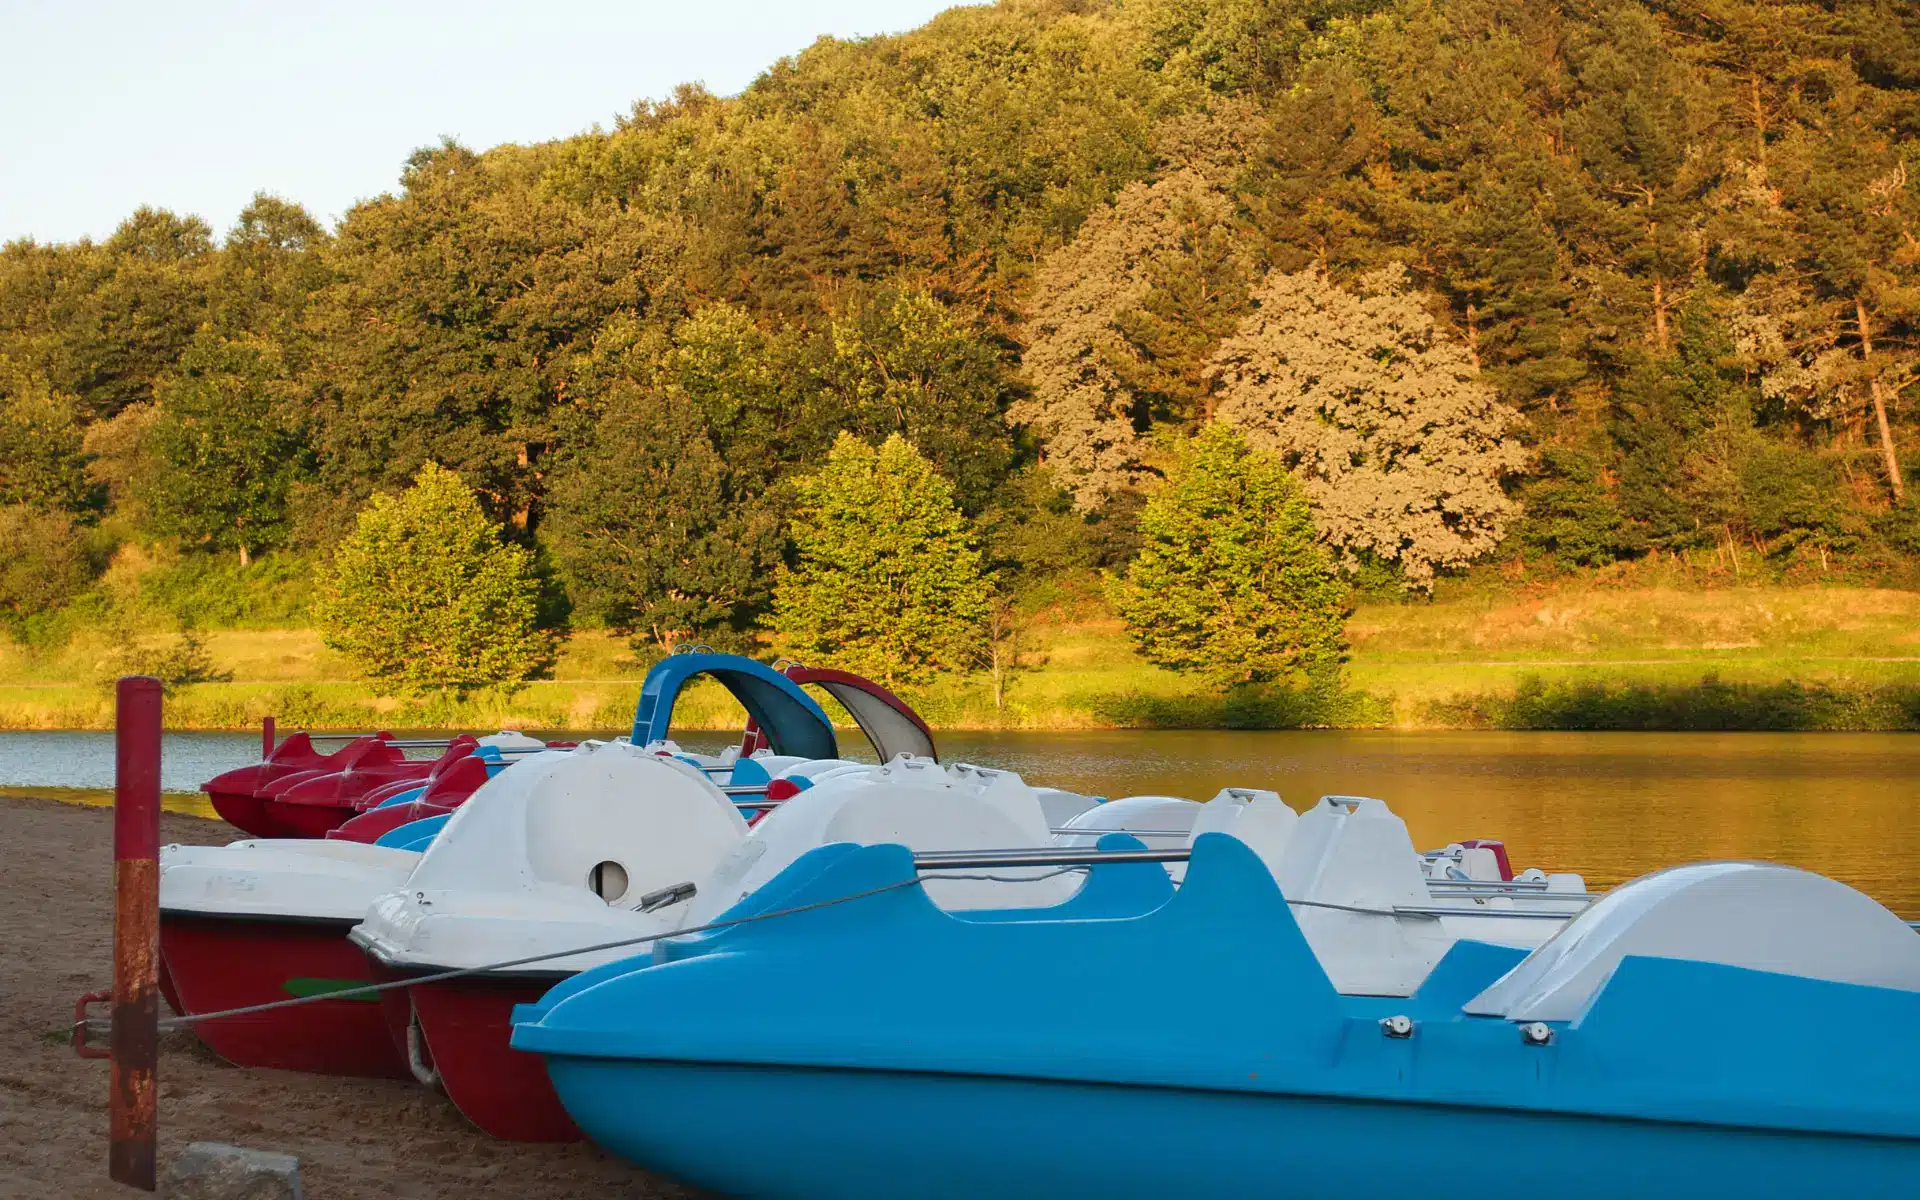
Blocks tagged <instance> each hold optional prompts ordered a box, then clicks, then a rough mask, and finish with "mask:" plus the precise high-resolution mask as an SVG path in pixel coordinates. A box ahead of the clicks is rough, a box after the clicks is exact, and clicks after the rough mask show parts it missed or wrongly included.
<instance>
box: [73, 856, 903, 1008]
mask: <svg viewBox="0 0 1920 1200" xmlns="http://www.w3.org/2000/svg"><path fill="white" fill-rule="evenodd" d="M919 883H920V879H919V877H917V876H916V877H914V878H912V879H901V880H897V881H895V882H893V883H889V884H885V885H883V886H881V887H876V888H868V889H867V890H866V891H864V892H854V893H852V894H851V895H846V896H836V897H834V898H833V899H831V900H816V901H814V902H813V903H811V904H796V905H794V906H793V907H792V908H776V909H773V910H771V911H769V912H763V913H754V914H753V915H751V916H745V917H734V918H733V919H731V920H727V921H709V922H708V923H707V924H705V925H692V926H689V927H687V928H685V929H670V930H667V931H666V932H664V933H648V934H642V935H640V936H638V937H630V938H620V939H619V940H617V941H611V942H601V943H599V944H597V945H593V946H579V947H575V948H573V949H570V950H550V951H547V952H546V953H544V954H529V955H527V956H526V957H525V958H510V959H507V960H505V961H504V962H496V963H487V964H485V965H483V966H478V967H459V968H456V969H454V970H450V971H437V972H435V973H433V974H431V975H415V976H412V977H411V978H407V979H395V980H390V981H388V982H386V983H368V984H360V985H358V986H355V987H346V988H341V989H339V990H338V991H328V992H319V993H316V994H314V995H311V996H295V997H293V998H292V999H289V1000H273V1001H269V1002H267V1003H265V1004H249V1005H246V1006H245V1007H242V1008H227V1009H221V1010H219V1011H217V1012H205V1013H188V1014H187V1015H185V1016H179V1017H163V1018H161V1020H160V1031H161V1032H162V1033H170V1032H172V1031H173V1030H175V1029H183V1028H186V1027H187V1026H189V1025H195V1024H198V1023H199V1022H201V1021H212V1020H217V1019H219V1018H222V1017H244V1016H251V1015H252V1014H254V1013H263V1012H275V1011H278V1010H279V1009H283V1008H299V1007H301V1006H302V1005H306V1004H317V1003H319V1002H320V1001H322V1000H342V999H345V998H346V997H349V996H371V995H374V994H376V993H379V992H388V991H392V990H394V989H395V988H404V987H412V986H413V985H414V984H416V983H440V982H443V981H445V980H448V979H460V978H464V977H465V976H468V975H484V974H486V973H488V972H491V971H505V970H508V969H510V968H512V967H525V966H531V965H532V964H534V963H540V962H551V961H552V960H554V959H556V958H568V957H570V956H572V955H575V954H594V953H597V952H599V951H602V950H619V949H622V948H624V947H627V946H642V945H646V944H647V943H649V942H658V941H664V940H666V939H667V938H675V937H685V936H687V935H689V934H695V933H708V932H711V931H713V930H716V929H731V928H733V927H734V926H736V925H750V924H752V923H753V922H755V921H770V920H772V919H773V918H775V917H791V916H794V915H796V914H799V913H804V912H813V911H815V910H816V909H822V908H832V907H833V906H834V905H836V904H847V903H850V902H851V901H854V900H865V899H866V898H867V897H869V896H878V895H880V894H881V893H883V892H892V891H897V890H899V889H900V888H906V887H914V886H916V885H917V884H919ZM82 1024H85V1022H75V1024H74V1028H75V1029H78V1028H79V1027H80V1026H81V1025H82Z"/></svg>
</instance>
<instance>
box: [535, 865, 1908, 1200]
mask: <svg viewBox="0 0 1920 1200" xmlns="http://www.w3.org/2000/svg"><path fill="white" fill-rule="evenodd" d="M925 866H926V864H924V863H923V864H922V865H921V867H916V864H915V860H914V857H913V856H912V855H911V854H910V853H909V852H908V851H907V850H906V849H905V848H904V847H900V846H866V847H851V846H827V847H822V848H821V849H819V850H816V851H814V852H812V853H810V854H808V855H807V856H805V857H803V858H802V859H800V860H799V861H797V862H795V863H794V864H793V865H792V866H790V867H789V868H788V869H787V870H786V871H784V872H783V873H782V874H781V875H780V876H778V877H776V878H775V879H774V880H773V881H772V882H770V883H769V884H768V885H767V886H766V887H764V888H762V889H761V890H760V891H758V892H756V893H754V894H753V895H751V896H749V897H748V898H747V899H746V900H744V901H742V902H741V904H740V905H739V906H737V907H736V908H735V909H734V910H732V912H731V913H730V916H733V917H741V916H752V915H755V914H776V913H785V914H786V915H773V916H769V917H768V918H767V919H764V920H759V921H755V922H753V923H749V924H741V925H735V926H733V927H731V928H727V929H724V930H719V931H716V932H714V933H710V934H707V935H703V936H697V937H688V938H682V939H676V940H674V941H670V942H666V943H662V944H660V945H659V946H657V947H656V951H655V954H654V956H653V959H652V960H651V961H646V960H635V961H632V962H627V963H615V964H610V965H608V966H605V967H601V968H599V969H597V970H594V971H589V972H586V973H584V974H582V975H580V976H577V977H576V978H574V979H572V980H570V981H568V982H567V983H564V984H562V985H560V986H559V987H557V988H555V989H554V990H553V991H552V992H550V993H549V994H548V995H547V996H546V997H545V998H544V999H543V1000H542V1001H541V1002H540V1003H539V1004H537V1005H529V1006H523V1007H522V1008H520V1009H519V1010H517V1011H516V1013H515V1029H514V1034H513V1045H514V1046H515V1048H517V1049H521V1050H527V1051H532V1052H535V1053H538V1054H541V1055H544V1056H545V1057H546V1060H547V1068H548V1072H549V1074H550V1076H551V1078H552V1081H553V1084H554V1087H555V1089H556V1091H557V1092H558V1094H559V1096H560V1098H561V1101H562V1103H563V1104H564V1105H565V1106H566V1109H567V1111H568V1112H569V1113H570V1114H571V1115H572V1117H573V1119H574V1120H575V1121H576V1122H577V1123H578V1124H579V1125H580V1127H581V1128H582V1129H584V1130H585V1131H586V1133H587V1134H588V1136H590V1137H591V1138H593V1139H594V1140H596V1141H598V1142H600V1143H601V1144H602V1145H604V1146H606V1147H607V1148H609V1149H611V1150H613V1151H614V1152H616V1153H618V1154H620V1155H622V1156H624V1157H626V1158H629V1159H632V1160H634V1161H636V1162H639V1163H642V1164H645V1165H647V1166H649V1167H651V1168H654V1169H657V1170H661V1171H664V1172H667V1173H669V1174H672V1175H674V1176H677V1177H679V1178H681V1179H684V1180H686V1181H688V1182H690V1183H694V1184H697V1185H700V1186H703V1187H708V1188H712V1189H714V1190H716V1191H719V1192H723V1193H726V1194H728V1195H733V1196H742V1197H793V1198H819V1200H827V1198H833V1200H859V1198H866V1197H872V1198H876V1200H878V1198H881V1197H888V1198H892V1197H903V1196H912V1197H926V1198H942V1197H955V1198H958V1197H976V1196H1049V1197H1079V1196H1085V1197H1096V1196H1097V1197H1111V1198H1130V1197H1140V1198H1143V1200H1144V1198H1146V1197H1155V1198H1164V1197H1169V1196H1181V1197H1247V1196H1276V1197H1321V1196H1325V1197H1333V1196H1339V1197H1372V1196H1395V1195H1413V1194H1424V1193H1427V1192H1430V1191H1432V1190H1434V1189H1435V1188H1436V1187H1438V1188H1443V1189H1447V1190H1451V1184H1450V1183H1449V1182H1448V1181H1449V1180H1451V1179H1453V1178H1455V1176H1454V1175H1453V1173H1452V1172H1451V1171H1450V1169H1449V1168H1448V1166H1447V1164H1449V1163H1455V1162H1458V1161H1459V1160H1460V1156H1461V1155H1462V1154H1470V1155H1471V1156H1472V1158H1473V1159H1474V1160H1475V1161H1477V1162H1485V1163H1493V1164H1498V1173H1499V1177H1500V1181H1501V1185H1503V1186H1511V1187H1516V1188H1518V1187H1529V1188H1538V1189H1541V1190H1542V1191H1545V1192H1548V1193H1550V1194H1552V1195H1553V1196H1554V1197H1555V1198H1556V1200H1586V1198H1588V1197H1592V1198H1594V1200H1600V1198H1603V1197H1604V1198H1608V1200H1612V1198H1617V1197H1648V1196H1679V1195H1688V1196H1699V1195H1729V1196H1739V1197H1742V1200H1755V1198H1765V1197H1782V1198H1784V1197H1806V1196H1812V1195H1817V1194H1822V1193H1827V1192H1839V1193H1844V1194H1845V1195H1846V1196H1848V1197H1849V1200H1866V1198H1879V1197H1889V1198H1890V1197H1903V1198H1904V1197H1912V1196H1915V1195H1920V938H1917V937H1915V936H1914V934H1913V933H1912V932H1911V931H1910V930H1908V929H1907V927H1906V926H1905V925H1904V923H1902V922H1901V921H1900V920H1899V919H1898V918H1896V917H1894V916H1893V915H1892V914H1891V913H1888V912H1887V911H1886V910H1885V909H1884V908H1881V907H1880V906H1879V905H1878V904H1875V903H1874V902H1873V901H1872V900H1870V899H1868V898H1867V897H1865V896H1863V895H1861V894H1860V893H1858V892H1855V891H1853V890H1852V889H1850V888H1847V887H1846V886H1845V885H1842V884H1839V883H1836V882H1834V881H1832V880H1829V879H1825V878H1823V877H1821V876H1818V875H1812V874H1809V873H1807V872H1801V871H1796V870H1793V869H1791V868H1785V867H1776V866H1769V865H1765V864H1750V863H1708V864H1696V865H1693V866H1688V867H1680V868H1674V869H1672V870H1669V871H1665V872H1658V873H1656V874H1654V875H1651V876H1647V877H1645V878H1643V879H1641V880H1637V881H1635V882H1633V883H1631V884H1628V885H1625V886H1623V887H1621V888H1617V889H1615V890H1614V891H1613V892H1611V893H1609V894H1608V895H1607V896H1606V897H1605V898H1604V899H1602V900H1601V901H1600V902H1599V903H1597V904H1595V905H1594V906H1593V907H1592V908H1591V909H1589V910H1588V911H1586V912H1585V913H1583V914H1582V915H1581V916H1579V917H1578V918H1576V919H1575V920H1574V921H1572V922H1570V923H1568V925H1567V926H1566V927H1565V929H1564V930H1563V932H1562V933H1560V934H1559V935H1557V936H1556V937H1555V938H1554V939H1552V940H1551V941H1549V942H1548V943H1547V944H1545V945H1543V946H1541V947H1540V948H1539V949H1537V950H1535V951H1533V953H1532V954H1530V955H1524V956H1523V953H1522V952H1521V951H1518V950H1513V949H1507V948H1501V947H1494V946H1490V945H1486V944H1483V943H1477V942H1469V941H1462V942H1458V943H1456V944H1454V945H1453V947H1452V948H1451V949H1450V950H1449V951H1448V952H1447V954H1446V955H1445V957H1443V958H1442V959H1441V960H1440V962H1439V963H1438V965H1437V966H1435V967H1434V968H1433V970H1432V972H1431V974H1430V975H1429V976H1428V977H1427V978H1426V980H1425V981H1424V982H1423V983H1422V984H1421V986H1420V987H1419V989H1418V990H1417V991H1416V992H1415V993H1414V995H1412V996H1411V997H1399V998H1388V997H1363V996H1343V995H1341V994H1339V993H1338V992H1336V991H1335V989H1334V987H1333V985H1332V984H1331V983H1330V982H1329V980H1328V978H1327V975H1326V973H1325V972H1324V971H1323V970H1322V968H1321V966H1320V964H1319V962H1318V961H1317V960H1316V958H1315V957H1314V955H1313V952H1312V951H1311V949H1310V948H1309V947H1308V945H1307V943H1306V941H1305V939H1304V938H1303V937H1302V935H1301V933H1300V930H1299V926H1298V925H1297V924H1296V923H1295V921H1294V918H1293V916H1292V913H1291V911H1290V909H1289V905H1288V902H1287V901H1286V899H1285V898H1284V897H1283V896H1282V895H1281V893H1280V891H1279V889H1278V888H1277V887H1276V886H1275V884H1274V882H1273V878H1272V876H1271V874H1270V873H1269V872H1268V870H1267V869H1266V868H1265V867H1264V866H1263V865H1262V864H1261V862H1260V860H1259V859H1258V858H1257V857H1256V856H1255V855H1254V854H1253V852H1252V851H1250V850H1249V849H1248V848H1247V847H1246V846H1245V845H1244V844H1243V843H1241V842H1239V841H1237V840H1235V839H1233V838H1230V837H1226V836H1223V835H1219V834H1208V835H1203V836H1202V837H1200V838H1199V839H1197V841H1196V843H1195V845H1194V848H1193V850H1192V859H1191V863H1190V865H1189V868H1188V871H1187V874H1186V877H1185V882H1184V883H1183V884H1182V886H1181V887H1180V888H1179V889H1178V891H1177V892H1173V893H1171V894H1169V893H1168V892H1167V891H1166V890H1164V889H1163V890H1162V891H1161V893H1160V894H1159V897H1158V899H1154V898H1152V897H1150V896H1149V895H1148V893H1147V892H1146V891H1144V890H1140V886H1139V885H1138V884H1137V883H1136V884H1132V885H1127V886H1118V887H1116V886H1114V885H1111V884H1109V883H1106V882H1104V881H1105V880H1107V879H1110V878H1111V876H1110V874H1108V873H1111V872H1115V871H1122V870H1136V871H1137V870H1139V869H1140V868H1138V866H1137V865H1136V864H1125V865H1122V864H1112V865H1107V864H1102V865H1099V866H1095V867H1094V868H1093V869H1092V870H1091V871H1090V872H1089V877H1088V883H1087V885H1086V886H1085V888H1083V889H1082V893H1081V895H1079V896H1076V897H1075V898H1074V900H1072V901H1069V902H1068V903H1067V904H1066V905H1063V906H1061V907H1060V908H1059V909H1057V910H1037V911H1027V912H1024V913H1016V912H1008V913H969V914H964V915H962V914H949V913H946V912H943V911H941V910H940V909H938V908H937V907H935V906H934V905H933V904H932V903H931V902H930V901H928V899H927V897H926V895H925V893H924V891H923V890H922V889H921V888H919V887H918V886H916V885H915V882H914V881H915V880H916V879H917V878H918V876H917V874H916V872H917V871H918V870H921V869H924V868H925ZM1127 878H1129V879H1134V880H1138V879H1139V878H1141V876H1139V875H1137V874H1136V875H1133V876H1128V877H1127ZM1089 894H1092V895H1094V896H1095V897H1096V899H1094V900H1093V901H1088V900H1087V899H1086V897H1087V896H1088V895H1089ZM853 896H857V897H859V898H858V899H851V900H845V901H844V902H838V903H836V901H840V900H842V898H844V897H853ZM1101 896H1104V897H1106V898H1105V899H1099V898H1098V897H1101ZM810 905H820V907H812V908H808V909H807V910H806V911H802V912H793V913H789V912H787V910H790V909H794V908H804V907H806V906H810Z"/></svg>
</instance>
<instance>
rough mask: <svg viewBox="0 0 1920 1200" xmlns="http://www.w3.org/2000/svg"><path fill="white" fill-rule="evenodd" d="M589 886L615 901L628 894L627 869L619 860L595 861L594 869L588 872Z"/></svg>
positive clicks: (607, 899) (609, 901)
mask: <svg viewBox="0 0 1920 1200" xmlns="http://www.w3.org/2000/svg"><path fill="white" fill-rule="evenodd" d="M587 886H588V887H590V888H592V889H593V894H594V895H596V896H598V897H600V898H601V899H602V900H605V901H606V902H607V903H608V904H612V903H614V902H615V901H616V900H618V899H620V897H622V896H624V895H626V894H627V869H626V868H625V867H623V866H621V865H620V864H619V863H617V862H603V863H595V864H594V866H593V870H591V871H588V872H587Z"/></svg>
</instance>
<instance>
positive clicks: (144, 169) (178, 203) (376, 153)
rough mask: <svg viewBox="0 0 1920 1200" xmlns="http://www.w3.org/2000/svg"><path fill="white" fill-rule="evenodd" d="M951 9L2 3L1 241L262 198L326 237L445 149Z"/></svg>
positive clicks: (99, 234)
mask: <svg viewBox="0 0 1920 1200" xmlns="http://www.w3.org/2000/svg"><path fill="white" fill-rule="evenodd" d="M958 2H959V0H624V2H623V0H521V2H520V3H502V2H500V0H386V2H385V3H372V2H368V0H346V2H333V0H252V2H250V3H240V2H237V0H171V2H161V3H155V2H154V0H139V2H128V0H0V47H4V48H5V63H6V65H5V67H4V68H0V242H6V241H12V240H14V239H18V238H33V239H35V240H37V241H41V242H62V241H72V240H75V239H78V238H81V237H92V238H94V239H96V240H97V239H100V238H104V237H105V236H107V235H108V234H110V233H112V232H113V229H114V226H116V225H118V224H119V223H120V221H121V220H122V219H123V218H124V217H125V216H126V215H127V214H128V213H130V212H132V211H133V210H134V209H135V208H136V207H138V206H139V205H142V204H150V205H155V206H157V207H163V208H170V209H173V210H174V211H175V212H181V213H197V214H198V215H200V216H202V217H204V218H206V220H207V221H208V222H209V223H210V224H211V225H212V226H213V228H214V231H215V233H216V234H222V233H224V232H225V230H226V229H227V228H228V227H229V226H230V225H231V224H232V223H233V218H234V216H235V215H236V214H237V213H239V211H240V210H241V209H242V208H243V207H245V205H246V203H247V201H248V200H249V199H250V198H251V197H252V196H253V194H254V193H255V192H256V191H267V192H272V193H275V194H277V195H280V196H284V197H285V198H287V199H289V200H296V201H298V202H300V203H301V204H304V205H306V206H307V208H308V210H309V211H311V212H312V213H313V214H314V215H315V216H317V217H320V218H321V219H322V220H324V221H327V222H328V223H329V224H331V223H332V222H334V221H337V220H338V219H339V218H340V216H341V215H342V214H344V213H345V212H346V210H347V209H348V208H349V207H350V206H351V205H352V204H354V203H355V202H356V201H358V200H361V199H365V198H367V197H371V196H377V195H379V194H380V193H382V192H385V191H390V190H393V189H394V188H395V187H396V186H397V180H398V178H399V175H400V168H401V165H402V164H403V163H404V162H405V160H406V157H407V155H408V154H409V153H410V152H412V151H413V150H414V149H415V148H417V147H420V146H425V145H431V144H434V143H437V142H438V141H439V140H440V138H441V137H442V136H443V135H447V136H452V137H454V138H457V139H459V140H460V141H461V142H463V143H465V144H466V145H468V146H471V147H473V148H475V149H485V148H487V147H489V146H495V145H499V144H500V143H502V142H531V141H544V140H547V139H550V138H556V137H565V136H568V135H570V134H574V133H579V132H581V131H583V130H586V129H590V128H592V127H593V126H594V125H595V124H599V125H601V126H608V127H610V126H611V125H612V124H613V122H614V118H615V117H616V116H618V115H621V114H624V113H626V112H628V111H629V110H630V109H631V108H632V107H633V103H634V101H636V100H640V99H650V98H652V99H657V98H660V97H663V96H665V95H667V94H668V93H669V92H670V91H671V90H672V89H673V87H674V86H675V85H676V84H679V83H685V82H696V81H697V82H701V83H704V84H706V86H707V87H708V88H709V89H711V90H712V91H715V92H718V93H720V94H722V95H730V94H732V93H734V92H738V91H739V90H740V89H742V88H744V87H745V86H746V85H747V84H749V83H751V82H752V81H753V78H754V76H756V75H758V74H759V73H760V72H761V71H763V70H765V69H766V68H767V67H768V66H770V65H772V64H773V63H774V62H775V61H776V60H777V59H779V58H780V57H781V56H783V55H787V54H793V53H796V52H798V51H799V50H802V49H804V48H805V47H806V46H807V45H808V44H810V43H811V42H813V41H814V40H815V39H816V38H818V37H821V36H823V35H828V34H831V35H835V36H839V37H855V36H862V35H871V34H876V33H895V32H899V31H902V30H906V29H911V28H914V27H915V26H917V25H920V24H923V23H924V22H925V21H926V20H927V19H928V18H929V17H931V16H933V15H934V14H935V13H937V12H940V11H941V10H943V9H946V8H950V7H953V6H954V5H955V4H956V3H958Z"/></svg>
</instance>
